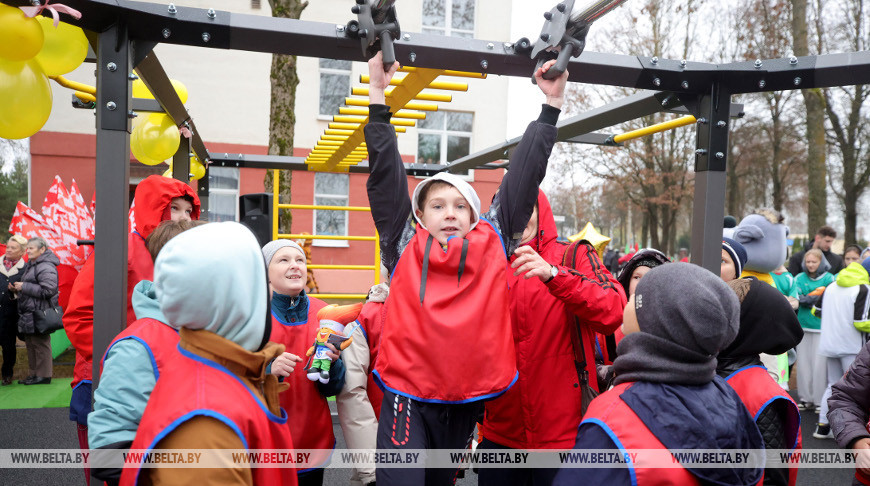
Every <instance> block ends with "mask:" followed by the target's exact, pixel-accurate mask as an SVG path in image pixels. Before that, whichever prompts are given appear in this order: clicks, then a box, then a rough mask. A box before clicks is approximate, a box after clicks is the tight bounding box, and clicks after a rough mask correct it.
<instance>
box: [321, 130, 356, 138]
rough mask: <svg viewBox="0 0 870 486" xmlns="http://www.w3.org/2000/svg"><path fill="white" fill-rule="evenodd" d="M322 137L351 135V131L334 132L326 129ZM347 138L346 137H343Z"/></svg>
mask: <svg viewBox="0 0 870 486" xmlns="http://www.w3.org/2000/svg"><path fill="white" fill-rule="evenodd" d="M323 134H324V135H353V130H334V129H331V128H327V129H326V130H324V131H323ZM345 138H347V137H345Z"/></svg>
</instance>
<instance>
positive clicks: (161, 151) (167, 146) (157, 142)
mask: <svg viewBox="0 0 870 486" xmlns="http://www.w3.org/2000/svg"><path fill="white" fill-rule="evenodd" d="M138 129H139V130H140V131H141V135H142V138H141V140H140V146H141V148H142V152H143V154H144V155H145V156H146V157H147V158H150V159H151V160H160V161H162V160H166V159H168V158H170V157H172V156H173V155H175V152H176V151H177V150H178V146H179V144H180V143H181V139H180V138H179V137H180V136H181V133H179V131H178V127H176V126H175V122H173V121H172V118H170V117H169V116H168V115H164V114H163V113H152V114H150V115H148V118H147V119H145V120H143V121H142V124H141V125H140V126H139V127H138Z"/></svg>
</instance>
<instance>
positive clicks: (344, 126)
mask: <svg viewBox="0 0 870 486" xmlns="http://www.w3.org/2000/svg"><path fill="white" fill-rule="evenodd" d="M329 128H333V129H337V130H356V129H357V128H359V122H357V123H347V122H343V123H330V124H329Z"/></svg>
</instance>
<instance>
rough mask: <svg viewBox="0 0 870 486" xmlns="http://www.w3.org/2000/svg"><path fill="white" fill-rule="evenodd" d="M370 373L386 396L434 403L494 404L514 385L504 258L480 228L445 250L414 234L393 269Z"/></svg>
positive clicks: (488, 229)
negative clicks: (372, 372) (384, 316)
mask: <svg viewBox="0 0 870 486" xmlns="http://www.w3.org/2000/svg"><path fill="white" fill-rule="evenodd" d="M386 305H387V319H386V323H385V325H384V329H383V332H382V337H381V342H380V346H379V349H380V351H379V354H378V359H377V363H376V365H375V371H374V373H375V374H376V376H377V379H378V380H379V382H380V383H381V384H383V386H384V387H385V388H386V389H387V390H390V391H391V392H393V393H396V394H399V395H404V396H407V397H410V398H413V399H415V400H419V401H423V402H434V403H466V402H472V401H477V400H487V399H491V398H495V397H497V396H499V395H501V394H502V393H504V392H505V391H506V390H507V389H508V388H510V386H511V385H513V383H514V382H515V381H516V379H517V368H516V359H515V351H514V343H513V336H512V332H511V323H510V306H509V301H508V288H507V258H506V256H505V250H504V245H503V243H502V241H501V238H500V237H499V235H498V233H497V232H496V231H495V229H494V228H493V227H492V226H490V224H489V223H488V222H486V221H485V220H481V221H480V222H479V223H478V224H477V226H476V227H475V228H474V229H473V230H471V231H469V232H468V234H467V235H466V236H465V238H458V237H456V238H451V239H450V240H449V241H448V243H447V250H446V251H445V250H443V249H442V248H441V245H439V244H438V242H437V241H435V240H434V238H432V237H431V236H430V234H429V232H428V231H426V230H425V229H423V228H422V227H420V226H418V227H417V233H416V234H415V235H414V238H412V239H411V242H410V243H408V246H407V247H406V248H405V251H404V252H403V253H402V256H401V257H400V258H399V262H398V264H397V265H396V268H395V271H394V273H393V278H392V280H391V285H390V297H389V298H388V299H387V303H386Z"/></svg>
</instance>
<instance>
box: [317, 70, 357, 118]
mask: <svg viewBox="0 0 870 486" xmlns="http://www.w3.org/2000/svg"><path fill="white" fill-rule="evenodd" d="M323 61H335V59H326V58H320V59H318V61H317V63H318V64H317V67H318V69H319V74H318V96H317V118H318V119H332V117H333V116H334V115H338V108H339V107H341V106H342V105H344V99H342V100H341V102H339V104H338V107H336V109H335V110H334V112H333V113H321V111H322V110H321V108H322V104H323V94H324V93H323V76H324V75H328V76H344V77H346V78H347V92H346V93H345V94H344V96H345V97H348V96H350V92H351V87H352V76H353V63H352V62H351V61H338V62H342V63H343V62H347V69H345V68H339V67H330V66H324V65H323Z"/></svg>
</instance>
